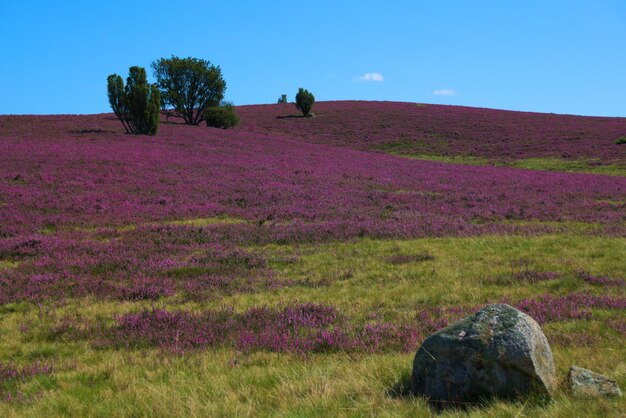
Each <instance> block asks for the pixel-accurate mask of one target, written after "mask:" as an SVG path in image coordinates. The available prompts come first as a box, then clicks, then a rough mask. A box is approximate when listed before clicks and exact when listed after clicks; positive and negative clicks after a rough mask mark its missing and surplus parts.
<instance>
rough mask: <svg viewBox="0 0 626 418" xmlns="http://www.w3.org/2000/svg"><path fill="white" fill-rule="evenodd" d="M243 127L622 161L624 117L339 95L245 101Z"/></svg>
mask: <svg viewBox="0 0 626 418" xmlns="http://www.w3.org/2000/svg"><path fill="white" fill-rule="evenodd" d="M237 112H238V113H239V114H241V116H242V120H243V127H242V129H243V128H245V129H250V130H254V131H257V132H263V133H271V134H284V135H287V136H289V137H293V138H300V139H304V140H307V141H312V142H318V143H325V144H332V145H340V146H348V147H352V148H357V149H364V150H383V151H391V152H398V153H403V154H424V155H444V156H454V155H471V156H474V157H484V158H487V159H490V160H500V161H506V160H511V159H525V158H534V157H553V158H563V159H568V160H573V159H595V160H597V161H596V162H599V163H605V164H606V163H610V162H624V161H625V160H626V146H624V145H622V146H620V145H616V144H615V142H616V141H617V139H618V138H619V137H620V136H624V135H626V118H606V117H587V116H572V115H555V114H545V113H529V112H512V111H504V110H494V109H482V108H472V107H461V106H442V105H430V104H428V105H425V104H416V103H399V102H360V101H337V102H320V103H316V104H315V106H314V112H315V114H316V115H317V117H316V118H313V119H302V118H291V117H285V116H289V115H295V114H297V111H296V109H295V108H294V106H293V104H285V105H255V106H240V107H238V108H237Z"/></svg>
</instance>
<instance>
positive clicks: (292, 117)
mask: <svg viewBox="0 0 626 418" xmlns="http://www.w3.org/2000/svg"><path fill="white" fill-rule="evenodd" d="M305 117H306V116H302V115H284V116H276V119H304V118H305Z"/></svg>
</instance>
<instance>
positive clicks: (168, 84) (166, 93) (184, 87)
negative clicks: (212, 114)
mask: <svg viewBox="0 0 626 418" xmlns="http://www.w3.org/2000/svg"><path fill="white" fill-rule="evenodd" d="M152 69H153V71H154V76H155V78H156V80H157V84H158V86H159V89H160V90H161V97H162V104H163V107H166V106H168V105H169V106H171V107H173V108H174V110H175V111H176V112H177V113H179V114H180V115H181V116H182V117H183V119H184V120H185V123H187V124H189V125H198V124H199V123H200V122H201V121H202V120H203V117H204V110H205V109H206V108H207V107H214V106H218V105H219V103H220V102H221V101H222V99H223V98H224V91H225V90H226V81H224V79H223V78H222V70H221V69H220V67H219V66H214V65H212V64H211V63H210V62H209V61H207V60H203V59H198V58H192V57H189V58H179V57H176V56H174V55H172V57H171V58H161V59H159V60H157V61H154V62H153V63H152Z"/></svg>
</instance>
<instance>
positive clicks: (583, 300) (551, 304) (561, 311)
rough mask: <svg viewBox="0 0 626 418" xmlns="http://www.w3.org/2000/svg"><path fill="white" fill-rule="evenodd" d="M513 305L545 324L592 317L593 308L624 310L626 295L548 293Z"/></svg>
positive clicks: (625, 307)
mask: <svg viewBox="0 0 626 418" xmlns="http://www.w3.org/2000/svg"><path fill="white" fill-rule="evenodd" d="M513 306H515V307H516V308H517V309H519V310H521V311H523V312H526V313H527V314H528V315H530V316H531V317H533V318H534V319H535V320H536V321H537V322H538V323H540V324H544V323H546V322H555V321H567V320H571V319H590V318H591V316H592V312H591V308H598V309H622V310H623V309H626V297H624V296H610V295H600V296H596V295H590V294H585V293H571V294H568V295H565V296H556V295H549V294H546V295H540V296H538V297H536V298H532V299H523V300H521V301H519V302H517V303H515V304H513Z"/></svg>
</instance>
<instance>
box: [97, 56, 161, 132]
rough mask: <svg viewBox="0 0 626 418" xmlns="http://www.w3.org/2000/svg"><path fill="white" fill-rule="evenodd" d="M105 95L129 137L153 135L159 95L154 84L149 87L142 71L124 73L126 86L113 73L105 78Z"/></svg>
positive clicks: (156, 126)
mask: <svg viewBox="0 0 626 418" xmlns="http://www.w3.org/2000/svg"><path fill="white" fill-rule="evenodd" d="M107 95H108V96H109V104H110V105H111V109H113V112H114V113H115V116H117V117H118V119H119V120H120V121H121V122H122V125H124V129H125V130H126V132H127V133H130V134H141V135H154V134H156V132H157V129H158V127H159V110H160V107H161V96H160V93H159V90H158V88H157V86H156V84H149V83H148V79H147V77H146V70H145V68H142V67H138V66H134V67H130V68H129V70H128V78H127V79H126V86H124V80H122V77H121V76H119V75H117V74H111V75H110V76H109V77H107Z"/></svg>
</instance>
